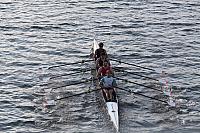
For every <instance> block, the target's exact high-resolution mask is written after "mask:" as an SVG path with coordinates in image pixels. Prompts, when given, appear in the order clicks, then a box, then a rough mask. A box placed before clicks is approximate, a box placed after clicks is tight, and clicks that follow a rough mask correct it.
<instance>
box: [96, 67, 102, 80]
mask: <svg viewBox="0 0 200 133" xmlns="http://www.w3.org/2000/svg"><path fill="white" fill-rule="evenodd" d="M101 70H102V67H100V68H99V69H98V72H97V78H99V77H100V76H101Z"/></svg>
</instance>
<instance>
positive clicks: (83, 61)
mask: <svg viewBox="0 0 200 133" xmlns="http://www.w3.org/2000/svg"><path fill="white" fill-rule="evenodd" d="M90 61H93V59H89V60H81V61H77V62H73V63H66V64H61V65H55V66H51V67H49V68H48V69H51V68H54V67H61V66H67V65H74V64H79V63H85V62H90Z"/></svg>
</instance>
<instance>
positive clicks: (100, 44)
mask: <svg viewBox="0 0 200 133" xmlns="http://www.w3.org/2000/svg"><path fill="white" fill-rule="evenodd" d="M98 45H99V48H98V49H96V51H95V53H94V59H95V61H96V60H97V59H98V58H100V56H101V54H105V55H106V56H107V52H106V50H105V49H104V48H103V45H104V44H103V43H102V42H100V43H99V44H98Z"/></svg>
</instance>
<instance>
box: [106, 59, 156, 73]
mask: <svg viewBox="0 0 200 133" xmlns="http://www.w3.org/2000/svg"><path fill="white" fill-rule="evenodd" d="M110 60H112V61H116V62H119V63H123V64H127V65H131V66H135V67H138V68H142V69H146V70H151V71H154V72H155V71H156V70H154V69H151V68H147V67H143V66H139V65H136V64H133V63H128V62H124V61H121V60H116V59H112V58H111V59H110Z"/></svg>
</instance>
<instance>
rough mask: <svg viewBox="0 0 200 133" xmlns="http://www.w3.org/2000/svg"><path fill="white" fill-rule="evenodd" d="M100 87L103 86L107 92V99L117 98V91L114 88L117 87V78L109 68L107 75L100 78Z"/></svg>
mask: <svg viewBox="0 0 200 133" xmlns="http://www.w3.org/2000/svg"><path fill="white" fill-rule="evenodd" d="M99 84H100V87H101V88H103V92H104V93H105V94H106V101H108V102H109V101H114V100H116V95H115V94H116V93H115V90H114V88H115V87H117V83H116V80H115V79H114V78H113V77H112V72H111V71H109V70H107V71H106V76H104V77H103V78H102V79H101V80H100V83H99Z"/></svg>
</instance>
